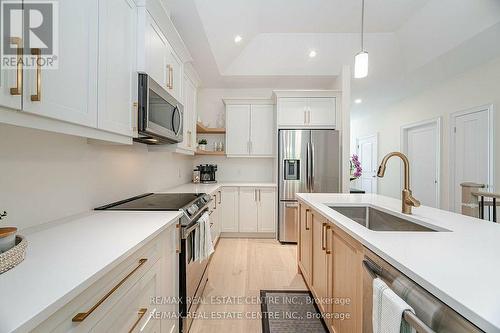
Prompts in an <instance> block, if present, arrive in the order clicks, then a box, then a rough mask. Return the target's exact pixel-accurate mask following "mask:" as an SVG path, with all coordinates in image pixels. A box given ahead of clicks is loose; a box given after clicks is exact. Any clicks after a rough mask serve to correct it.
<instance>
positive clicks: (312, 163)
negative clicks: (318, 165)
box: [310, 142, 314, 192]
mask: <svg viewBox="0 0 500 333" xmlns="http://www.w3.org/2000/svg"><path fill="white" fill-rule="evenodd" d="M310 174H311V192H314V143H312V142H311V170H310Z"/></svg>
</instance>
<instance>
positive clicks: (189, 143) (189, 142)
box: [187, 131, 192, 148]
mask: <svg viewBox="0 0 500 333" xmlns="http://www.w3.org/2000/svg"><path fill="white" fill-rule="evenodd" d="M187 134H188V147H189V148H191V141H192V137H191V131H187Z"/></svg>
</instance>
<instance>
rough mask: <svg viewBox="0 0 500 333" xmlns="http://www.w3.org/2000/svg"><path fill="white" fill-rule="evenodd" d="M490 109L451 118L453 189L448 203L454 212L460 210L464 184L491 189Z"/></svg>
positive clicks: (459, 114)
mask: <svg viewBox="0 0 500 333" xmlns="http://www.w3.org/2000/svg"><path fill="white" fill-rule="evenodd" d="M491 122H492V119H491V115H490V110H489V108H479V109H476V110H471V111H469V112H463V113H458V114H454V115H452V121H451V123H452V140H451V141H452V147H451V148H452V173H453V175H452V188H451V193H450V199H451V200H452V207H451V208H452V209H453V210H454V211H455V212H460V210H461V201H462V199H461V195H460V194H461V188H460V184H461V183H463V182H474V183H479V184H485V185H487V186H491V185H492V183H493V179H492V178H493V176H492V170H493V162H492V161H493V151H492V149H491V145H492V144H493V143H492V142H491V141H492V140H491V138H492V136H493V133H492V131H493V130H492V128H491V127H490V123H491Z"/></svg>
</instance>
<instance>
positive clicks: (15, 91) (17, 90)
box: [10, 37, 23, 96]
mask: <svg viewBox="0 0 500 333" xmlns="http://www.w3.org/2000/svg"><path fill="white" fill-rule="evenodd" d="M10 43H11V44H16V48H17V80H16V86H15V87H13V88H10V94H11V95H13V96H19V95H21V94H22V93H23V40H22V39H21V38H19V37H11V38H10Z"/></svg>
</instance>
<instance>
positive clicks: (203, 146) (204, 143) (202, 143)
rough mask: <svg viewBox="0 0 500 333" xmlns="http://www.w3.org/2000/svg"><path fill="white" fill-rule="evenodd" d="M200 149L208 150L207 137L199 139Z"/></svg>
mask: <svg viewBox="0 0 500 333" xmlns="http://www.w3.org/2000/svg"><path fill="white" fill-rule="evenodd" d="M198 149H199V150H207V139H200V140H198Z"/></svg>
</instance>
